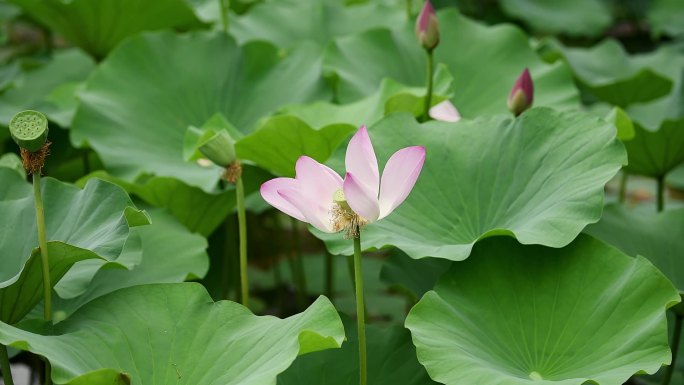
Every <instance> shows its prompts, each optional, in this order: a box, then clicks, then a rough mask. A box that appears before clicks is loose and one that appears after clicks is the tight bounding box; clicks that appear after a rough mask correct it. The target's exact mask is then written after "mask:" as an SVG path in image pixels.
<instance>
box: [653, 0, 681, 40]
mask: <svg viewBox="0 0 684 385" xmlns="http://www.w3.org/2000/svg"><path fill="white" fill-rule="evenodd" d="M647 17H648V21H649V22H650V24H651V29H652V30H653V33H654V34H656V35H662V34H666V35H670V36H681V35H684V7H682V3H681V2H680V1H678V0H655V1H653V2H652V5H651V8H650V9H649V11H648V15H647Z"/></svg>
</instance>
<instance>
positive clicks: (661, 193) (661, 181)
mask: <svg viewBox="0 0 684 385" xmlns="http://www.w3.org/2000/svg"><path fill="white" fill-rule="evenodd" d="M657 183H658V187H657V196H656V199H657V203H658V212H661V211H663V210H664V209H665V177H664V176H660V177H658V180H657Z"/></svg>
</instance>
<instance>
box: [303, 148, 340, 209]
mask: <svg viewBox="0 0 684 385" xmlns="http://www.w3.org/2000/svg"><path fill="white" fill-rule="evenodd" d="M295 170H296V173H297V181H299V186H300V188H301V189H302V190H303V191H305V192H306V195H307V196H309V197H311V198H312V199H313V200H314V201H315V203H316V204H318V205H320V206H323V207H328V209H332V204H333V194H335V191H337V190H339V189H341V188H342V178H341V177H340V176H339V175H337V173H336V172H335V171H333V170H331V169H330V167H328V166H325V165H322V164H320V163H318V162H317V161H316V160H314V159H312V158H309V157H308V156H302V157H300V158H299V159H297V165H296V166H295Z"/></svg>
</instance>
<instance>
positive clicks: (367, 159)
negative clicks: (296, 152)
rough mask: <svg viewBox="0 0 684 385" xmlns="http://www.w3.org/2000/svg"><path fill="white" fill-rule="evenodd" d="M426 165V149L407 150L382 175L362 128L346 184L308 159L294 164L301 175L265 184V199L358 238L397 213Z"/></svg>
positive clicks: (350, 148) (350, 156)
mask: <svg viewBox="0 0 684 385" xmlns="http://www.w3.org/2000/svg"><path fill="white" fill-rule="evenodd" d="M424 162H425V148H424V147H422V146H413V147H406V148H403V149H401V150H399V151H397V152H395V153H394V154H393V155H392V156H391V157H390V159H389V160H388V161H387V165H386V166H385V170H384V171H383V173H382V177H380V173H379V171H378V161H377V158H376V157H375V151H374V150H373V145H372V143H371V140H370V137H369V136H368V130H366V127H365V126H362V127H361V128H360V129H359V130H358V131H357V132H356V134H354V137H352V139H351V141H349V146H348V147H347V154H346V157H345V166H346V168H347V172H346V174H345V177H344V180H343V179H342V178H341V177H340V176H339V175H338V174H337V173H336V172H335V171H333V170H332V169H330V168H329V167H327V166H325V165H323V164H320V163H318V162H317V161H315V160H314V159H312V158H309V157H308V156H302V157H300V158H299V159H298V160H297V164H296V166H295V172H296V177H295V178H294V179H293V178H275V179H272V180H270V181H268V182H266V183H264V184H263V185H261V196H262V197H263V198H264V200H266V202H268V203H270V204H271V205H273V206H274V207H275V208H277V209H278V210H280V211H282V212H284V213H285V214H287V215H290V216H292V217H294V218H297V219H299V220H300V221H303V222H308V223H310V224H311V225H313V226H314V227H316V228H317V229H319V230H321V231H324V232H327V233H334V232H338V231H341V230H346V231H347V234H348V235H350V236H355V235H356V233H355V232H356V231H358V228H359V227H360V226H363V225H365V224H367V223H370V222H374V221H377V220H379V219H382V218H384V217H386V216H387V215H389V214H390V213H391V212H392V211H394V209H396V208H397V207H398V206H399V205H400V204H401V203H402V202H404V200H405V199H406V197H408V195H409V193H410V192H411V190H412V189H413V186H414V185H415V183H416V180H417V179H418V175H420V171H421V169H422V168H423V163H424Z"/></svg>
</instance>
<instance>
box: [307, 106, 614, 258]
mask: <svg viewBox="0 0 684 385" xmlns="http://www.w3.org/2000/svg"><path fill="white" fill-rule="evenodd" d="M370 136H371V140H372V141H373V145H374V147H375V151H376V153H377V154H378V159H379V161H380V164H381V165H382V164H384V162H385V161H386V160H387V159H388V158H389V157H390V155H391V154H392V153H394V152H395V151H397V150H399V149H400V148H403V147H408V146H414V145H422V146H425V147H426V150H427V158H426V160H425V165H424V166H423V170H422V172H421V175H420V177H419V178H418V182H417V184H416V186H415V187H414V189H413V191H412V192H411V194H410V195H409V196H408V198H407V200H406V201H405V202H404V203H403V204H402V205H401V206H400V207H399V208H398V209H397V210H396V211H395V212H393V213H392V214H391V215H390V216H388V217H387V218H384V219H382V220H381V221H378V222H375V223H373V224H371V225H369V226H367V227H366V228H365V229H364V230H363V232H362V235H361V241H362V245H363V247H364V248H366V249H368V248H380V247H383V246H386V245H393V246H396V247H398V248H399V249H401V250H403V251H404V252H406V253H407V254H408V255H409V256H411V257H412V258H421V257H426V256H432V257H439V258H446V259H451V260H462V259H465V258H467V257H468V255H469V254H470V250H471V248H472V246H473V244H474V243H475V242H477V241H478V240H479V239H482V238H486V237H489V236H494V235H510V236H514V237H516V238H517V239H518V240H519V241H520V242H522V243H524V244H531V243H534V244H542V245H546V246H552V247H562V246H565V245H567V244H568V243H570V242H571V241H572V240H573V239H574V238H575V236H576V235H577V234H579V232H580V231H581V230H582V229H583V228H584V227H585V226H586V225H587V224H589V223H592V222H596V221H597V220H598V219H599V218H600V217H601V210H602V208H603V196H604V193H603V189H604V185H605V184H606V183H607V182H608V181H609V180H610V179H611V178H612V177H613V176H614V175H615V174H616V173H617V172H618V170H619V169H620V166H621V165H622V164H623V163H625V161H626V156H625V151H624V148H623V146H622V144H621V143H620V142H619V141H617V140H616V139H615V128H614V127H613V125H612V124H609V123H607V122H605V121H603V120H600V119H599V118H595V117H593V116H590V115H587V114H584V113H579V112H564V113H561V112H556V111H554V110H551V109H549V108H543V107H541V108H533V109H531V110H528V111H527V112H525V113H524V114H522V115H521V116H520V117H519V118H517V119H513V118H510V117H506V116H494V117H483V118H479V119H475V120H461V121H460V122H457V123H445V122H429V123H427V124H423V125H420V124H418V123H417V122H416V121H415V119H413V118H412V117H410V116H407V115H392V116H389V117H387V118H385V119H383V120H381V121H380V122H379V123H378V124H377V125H375V126H372V127H371V129H370ZM343 156H344V154H340V153H338V154H336V157H335V158H334V159H335V161H336V162H337V164H338V163H339V162H340V160H341V159H343ZM331 164H333V163H332V162H331ZM335 167H337V166H335ZM317 236H319V237H321V238H323V239H325V241H326V243H327V246H328V248H329V250H330V251H331V252H333V253H334V254H347V255H349V254H351V252H352V250H351V247H350V243H351V242H349V241H345V240H343V239H342V238H343V237H342V235H341V234H319V233H317Z"/></svg>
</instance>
